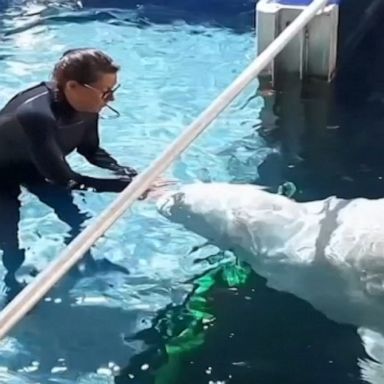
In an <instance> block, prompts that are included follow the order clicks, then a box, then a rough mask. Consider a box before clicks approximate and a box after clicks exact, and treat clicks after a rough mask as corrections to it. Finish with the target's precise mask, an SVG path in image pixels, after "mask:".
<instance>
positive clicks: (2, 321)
mask: <svg viewBox="0 0 384 384" xmlns="http://www.w3.org/2000/svg"><path fill="white" fill-rule="evenodd" d="M328 1H329V0H314V1H313V2H312V3H311V4H310V5H308V6H307V7H306V8H305V9H304V10H303V11H302V12H301V13H300V14H299V16H297V17H296V19H295V20H294V21H293V22H292V23H291V24H290V25H289V26H288V27H287V28H286V29H285V30H284V31H283V32H282V33H281V34H280V35H279V36H278V37H277V38H276V39H275V40H274V41H273V42H272V43H271V44H270V45H269V46H268V47H267V48H266V49H265V50H264V51H263V52H261V54H260V55H259V56H258V57H257V58H256V59H255V60H254V61H253V62H252V63H251V64H250V65H249V66H248V67H247V68H246V69H245V70H244V71H243V72H242V73H241V74H240V75H239V76H238V77H237V78H236V79H235V80H234V81H233V82H232V84H231V85H230V86H229V87H227V88H226V89H225V90H224V92H222V93H221V94H220V95H219V96H218V97H217V98H216V99H215V100H214V101H213V102H212V103H211V105H209V106H208V108H206V109H205V110H204V111H203V112H202V113H201V114H200V115H199V116H198V117H197V118H196V120H194V121H193V122H192V123H191V124H190V125H189V126H188V127H187V129H186V130H185V131H184V132H183V133H182V134H181V135H180V136H179V137H178V138H177V139H176V140H175V141H174V142H173V143H171V145H170V146H169V147H168V148H167V149H166V150H165V151H164V153H163V154H162V155H160V156H159V157H158V158H157V159H156V160H155V161H154V162H153V164H152V165H151V166H150V167H148V168H147V169H146V170H145V171H144V172H143V173H141V174H140V175H138V176H137V177H136V178H135V179H134V181H133V182H132V183H131V184H130V185H129V186H128V187H127V188H126V189H125V190H124V191H122V192H121V193H120V194H119V195H118V196H117V198H116V199H115V200H114V201H113V202H112V203H111V204H110V205H109V206H107V208H106V209H105V210H104V211H103V212H102V213H101V214H100V215H99V216H98V217H97V218H96V219H95V220H94V221H93V223H92V224H91V225H90V226H89V227H87V228H86V229H85V230H84V231H83V232H81V233H80V234H79V235H78V236H77V237H76V238H75V239H74V240H73V241H72V242H71V243H70V244H69V245H68V246H67V247H66V248H65V249H64V250H63V252H61V253H60V255H59V256H58V257H57V258H56V259H55V260H53V261H52V262H50V263H49V264H48V266H47V267H46V268H45V269H44V270H43V271H42V272H40V273H39V274H38V275H37V276H36V277H35V279H34V280H33V281H32V282H31V283H29V285H28V286H27V287H25V288H24V289H23V290H22V291H21V292H20V293H19V294H18V295H17V296H16V297H15V298H14V299H13V300H12V301H11V302H10V303H9V304H8V305H7V306H6V307H5V308H4V309H3V310H2V311H1V312H0V339H2V338H3V337H4V336H5V335H6V334H7V333H8V332H9V331H10V330H11V329H12V328H13V327H14V326H15V325H16V324H17V323H18V322H19V321H20V320H21V319H22V318H23V317H24V315H25V314H26V313H27V312H28V311H30V310H31V309H32V308H33V307H34V306H35V305H36V303H37V302H39V301H40V300H41V299H42V298H43V297H44V295H45V294H46V293H47V292H48V291H49V290H50V289H51V288H52V287H53V286H54V285H55V284H56V283H57V282H58V281H59V280H60V279H61V278H62V277H63V276H64V275H65V274H66V273H67V272H68V270H69V269H70V268H71V267H73V266H74V265H75V264H76V263H77V262H78V261H79V260H80V259H81V258H82V257H83V255H84V254H85V253H86V252H87V251H88V250H89V249H90V248H91V246H92V245H93V244H94V243H95V242H96V241H97V240H98V239H99V238H100V237H101V236H102V235H103V234H104V233H105V232H106V231H107V230H108V229H109V228H110V227H111V226H112V224H113V223H114V222H115V221H116V220H117V219H118V218H120V216H121V215H122V214H123V213H124V212H125V211H126V210H127V209H128V208H129V207H130V206H131V205H132V204H133V203H134V202H135V201H136V200H137V199H138V198H139V197H140V196H141V195H142V194H143V193H144V192H145V191H146V190H147V189H148V188H149V187H150V186H151V184H152V183H153V182H154V181H155V180H156V178H157V177H158V176H159V175H160V174H161V173H163V172H164V171H165V170H166V169H167V168H168V167H169V166H170V165H171V164H172V163H173V162H174V161H175V159H176V158H177V157H178V156H179V155H180V154H181V153H182V152H184V151H185V150H186V149H187V148H188V147H189V145H190V144H191V143H192V142H193V141H194V140H195V139H196V138H197V137H198V136H199V135H200V134H201V133H202V132H203V131H204V130H205V129H206V128H207V127H208V126H209V125H210V124H211V123H212V121H214V120H215V119H216V118H217V116H218V115H219V114H220V113H221V112H222V111H223V110H224V109H225V108H226V107H228V105H229V104H230V103H231V102H232V101H233V100H234V99H235V98H236V97H237V96H238V95H239V94H240V92H242V91H243V90H244V88H245V87H246V86H247V85H248V84H250V83H251V81H252V80H254V79H255V78H256V76H257V75H258V74H259V73H260V72H261V71H262V70H263V69H264V68H265V67H266V65H267V64H268V63H269V62H270V61H271V60H273V59H274V58H275V57H276V56H277V55H278V54H279V53H280V52H281V51H282V50H283V48H284V47H285V46H286V45H287V44H288V43H289V42H290V41H291V40H292V38H294V37H295V36H296V34H297V33H298V32H299V31H300V30H301V29H302V28H303V27H304V26H305V25H306V24H307V23H309V21H310V20H311V19H312V18H313V17H314V16H315V15H316V13H317V12H318V11H320V10H321V9H322V8H323V7H324V6H326V4H327V2H328Z"/></svg>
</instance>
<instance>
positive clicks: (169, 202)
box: [156, 191, 185, 218]
mask: <svg viewBox="0 0 384 384" xmlns="http://www.w3.org/2000/svg"><path fill="white" fill-rule="evenodd" d="M184 197H185V194H184V193H183V192H177V191H173V192H168V193H166V194H164V195H162V196H161V197H160V198H159V199H158V200H157V203H156V208H157V210H158V211H159V212H160V214H161V215H163V216H164V217H166V218H171V217H172V216H173V212H172V210H173V209H175V208H180V206H181V204H182V203H183V201H184Z"/></svg>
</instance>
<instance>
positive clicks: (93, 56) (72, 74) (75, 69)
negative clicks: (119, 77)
mask: <svg viewBox="0 0 384 384" xmlns="http://www.w3.org/2000/svg"><path fill="white" fill-rule="evenodd" d="M119 69H120V67H119V66H118V65H117V64H116V63H114V62H113V60H112V58H111V57H109V56H108V55H106V54H105V53H103V52H101V51H99V50H96V49H92V48H76V49H69V50H68V51H65V52H64V53H63V55H62V56H61V58H60V60H59V61H58V62H57V63H56V65H55V67H54V69H53V79H54V80H55V82H56V84H57V86H58V87H59V88H62V87H63V86H64V85H65V83H66V82H67V81H69V80H75V81H77V82H79V83H82V84H92V83H94V82H96V81H97V80H98V79H99V77H100V75H103V74H105V73H116V72H117V71H118V70H119Z"/></svg>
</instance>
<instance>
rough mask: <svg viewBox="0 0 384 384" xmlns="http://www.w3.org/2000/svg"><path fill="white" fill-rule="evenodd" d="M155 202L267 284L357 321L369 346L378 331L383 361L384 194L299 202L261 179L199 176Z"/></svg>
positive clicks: (165, 213) (341, 317) (328, 312)
mask: <svg viewBox="0 0 384 384" xmlns="http://www.w3.org/2000/svg"><path fill="white" fill-rule="evenodd" d="M157 209H158V211H159V212H160V214H161V215H163V216H164V217H166V218H167V219H168V220H170V221H171V222H174V223H178V224H181V225H182V226H184V227H185V228H186V229H187V230H189V231H192V232H194V233H196V234H198V235H200V236H202V237H203V238H205V239H207V240H208V241H209V242H210V243H212V244H214V245H216V246H217V247H219V248H220V249H222V250H232V251H233V252H234V253H235V254H236V256H237V257H239V258H240V259H242V260H243V261H245V262H246V263H248V264H249V265H250V266H251V267H252V269H253V270H254V271H255V272H256V273H257V274H259V275H260V276H263V277H264V278H265V279H266V281H267V284H268V286H269V287H271V288H274V289H276V290H280V291H284V292H289V293H291V294H294V295H296V296H297V297H299V298H301V299H303V300H305V301H307V302H308V303H310V304H311V305H312V306H313V307H314V308H315V309H317V310H319V311H321V312H322V313H323V314H324V315H325V316H327V317H328V318H329V319H331V320H334V321H336V322H339V323H346V324H352V325H354V326H356V327H357V328H358V331H359V333H360V336H361V337H363V338H364V337H366V339H367V340H368V342H369V345H370V346H372V345H373V343H372V340H373V339H375V340H379V339H380V342H381V343H383V346H382V347H381V348H380V353H379V354H380V356H379V357H380V360H382V361H384V342H383V340H384V339H383V336H382V335H384V199H378V200H370V199H366V198H357V199H353V200H344V199H340V198H337V197H334V196H332V197H329V198H327V199H324V200H318V201H312V202H296V201H294V200H292V199H289V198H287V197H285V196H282V195H278V194H274V193H270V192H268V191H266V190H265V189H263V188H262V187H259V186H257V185H247V184H230V183H196V184H188V185H183V186H181V187H180V188H178V189H177V190H174V191H170V192H168V193H167V194H165V195H163V196H162V198H161V199H159V200H158V202H157ZM374 349H375V348H374V347H372V348H371V351H370V352H371V355H372V354H375V353H376V355H377V353H378V349H377V348H376V350H375V351H374ZM376 355H375V358H377V356H376ZM381 355H382V356H381Z"/></svg>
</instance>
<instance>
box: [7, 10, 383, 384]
mask: <svg viewBox="0 0 384 384" xmlns="http://www.w3.org/2000/svg"><path fill="white" fill-rule="evenodd" d="M11 11H12V10H8V14H6V15H4V16H3V29H4V31H6V32H7V33H6V34H5V35H4V36H3V37H2V44H1V46H0V57H1V58H2V71H1V73H0V84H1V87H0V102H1V103H5V102H6V100H7V99H8V98H9V97H10V96H11V95H13V94H14V93H15V92H17V91H19V90H21V89H23V88H25V87H26V86H28V85H30V84H34V83H35V82H38V81H41V80H43V79H46V78H47V77H49V75H50V71H51V70H52V67H53V64H54V62H55V61H56V60H57V59H58V58H59V56H60V55H61V53H62V52H63V51H64V50H66V49H68V48H71V47H73V46H97V47H99V48H101V49H104V50H106V51H107V52H109V53H110V54H111V55H112V56H113V57H114V58H115V59H116V60H117V61H118V62H120V63H121V64H122V70H121V78H120V81H121V84H122V87H121V88H120V90H119V91H118V95H117V100H116V102H115V103H114V107H115V108H117V109H118V110H119V111H120V112H121V117H120V118H119V119H109V118H106V119H105V120H102V123H101V124H102V125H101V136H102V143H103V146H104V147H105V148H106V149H107V150H109V151H110V152H111V153H112V154H113V155H114V156H115V157H116V158H117V159H118V160H119V161H120V162H121V163H125V164H129V165H132V166H134V167H137V168H139V169H144V168H145V167H147V166H148V165H149V164H150V163H151V161H152V160H153V159H154V158H155V157H157V156H158V155H159V153H160V152H161V151H162V150H164V149H165V148H166V147H167V145H168V144H169V143H170V142H171V141H172V140H173V139H174V138H175V137H177V135H178V134H180V132H182V130H183V129H184V128H185V126H186V125H187V124H188V123H190V122H191V121H192V120H193V119H194V118H195V117H196V116H197V115H198V114H199V113H200V112H201V111H202V110H203V109H204V108H205V107H206V106H207V105H208V103H210V102H211V101H212V100H213V99H214V98H215V97H216V96H217V95H218V94H219V93H220V92H221V91H222V90H223V89H224V88H225V87H226V86H227V85H229V84H230V83H231V81H232V80H233V79H234V78H235V77H236V76H237V75H238V74H239V73H240V72H241V71H242V70H243V69H244V67H245V66H246V65H247V64H248V63H249V62H250V61H251V60H252V59H253V58H254V56H255V45H254V32H253V31H252V30H250V31H247V32H246V31H243V32H242V33H239V31H234V30H232V29H230V28H219V27H218V26H209V25H202V24H196V23H195V24H193V25H192V24H187V23H185V22H183V21H181V20H175V21H174V22H173V23H156V24H155V23H152V22H150V21H149V20H146V19H143V18H139V17H138V13H137V11H132V10H126V11H110V10H109V11H108V12H104V11H103V12H102V11H100V10H99V11H98V12H89V11H87V10H83V11H75V12H71V11H68V10H63V11H55V10H54V9H48V10H44V12H43V13H42V14H40V13H39V12H36V11H34V9H31V10H29V13H36V14H35V15H34V16H29V17H28V18H26V17H14V15H13V14H12V12H11ZM24 11H25V10H24ZM61 12H62V13H61ZM64 12H65V13H64ZM42 15H43V16H44V17H43V16H42ZM257 88H258V83H257V82H256V81H255V82H254V83H253V84H252V85H251V86H250V87H249V88H248V89H247V90H246V91H245V92H244V93H243V94H242V95H241V97H239V98H238V99H237V100H236V102H235V103H234V104H233V105H232V106H231V107H230V108H229V109H228V110H227V111H226V112H225V113H224V114H223V115H222V116H221V117H220V118H219V119H218V120H217V121H216V122H215V123H214V124H213V125H212V127H210V129H209V130H208V131H207V132H206V133H205V134H204V135H203V136H201V137H200V138H199V139H198V140H197V141H196V142H195V143H194V144H193V145H192V146H191V147H190V149H189V150H188V151H187V152H186V153H185V154H183V155H182V156H181V158H180V159H179V160H178V161H176V162H175V164H174V166H172V167H171V169H170V170H169V172H167V175H168V176H169V177H172V178H177V179H178V180H180V181H181V182H183V183H186V182H194V181H198V180H202V181H210V180H215V181H236V182H256V181H257V182H259V183H263V184H266V185H268V186H270V187H271V189H272V190H276V188H277V187H278V186H279V185H280V184H281V183H283V182H285V181H291V182H293V183H295V185H296V186H297V187H298V189H297V190H298V192H297V194H296V195H295V197H296V198H297V199H301V200H306V199H312V198H322V197H325V196H327V195H329V194H333V193H337V194H340V195H348V194H349V195H348V196H353V195H358V194H359V193H360V194H365V195H370V196H373V195H378V194H380V191H381V190H380V185H377V183H379V184H380V183H381V181H380V179H379V178H378V177H379V176H380V172H381V170H380V169H379V168H378V167H376V168H375V167H374V166H373V163H374V161H373V160H377V158H374V155H375V153H376V154H377V156H378V153H379V152H375V151H370V152H369V153H368V152H367V151H366V149H367V148H368V141H367V142H362V140H361V134H360V133H359V132H360V131H359V129H360V128H361V125H358V124H357V122H358V121H360V123H361V124H365V123H367V121H368V120H367V117H366V116H367V115H364V114H363V113H362V114H361V115H360V116H358V117H357V118H356V116H354V115H353V114H352V113H351V112H350V111H347V112H340V111H337V113H336V116H337V118H336V122H335V123H334V125H336V126H337V127H338V128H339V129H326V130H325V131H322V130H317V131H313V130H310V128H312V126H313V123H314V121H316V119H314V117H315V118H316V117H317V116H318V115H316V113H314V112H313V111H316V109H317V107H318V106H319V105H318V104H316V102H312V104H313V105H312V104H311V100H309V101H307V102H306V103H303V101H299V103H298V105H294V106H293V107H292V108H291V109H290V110H289V109H288V112H289V111H290V113H288V112H287V111H286V110H285V112H286V113H285V114H284V108H283V109H278V108H277V109H276V110H273V113H272V115H273V116H272V117H273V118H272V120H271V121H272V122H271V121H270V125H273V129H270V128H271V127H270V126H267V125H268V124H267V120H268V119H267V118H266V110H268V108H269V107H268V106H267V104H266V103H267V100H266V98H263V97H262V96H261V95H260V94H258V93H257ZM308 105H309V106H308ZM311 105H312V107H311ZM320 105H322V104H321V103H320ZM302 108H304V116H305V117H304V123H303V119H302V115H301V114H302V113H303V110H302ZM305 108H307V109H305ZM271 111H272V109H270V110H269V112H270V114H271ZM311 111H312V114H311ZM267 112H268V111H267ZM305 113H306V114H305ZM365 113H366V114H367V113H368V112H365ZM369 116H371V115H369ZM106 117H108V116H106ZM270 117H271V116H270ZM359 119H360V120H359ZM351 122H353V123H354V124H351ZM299 124H301V125H300V128H301V129H302V132H303V131H304V132H310V133H308V134H302V135H296V136H297V137H293V138H292V136H295V135H292V132H293V129H294V128H296V126H297V125H299ZM320 125H321V124H320ZM345 127H348V128H350V129H349V130H346V129H344V128H345ZM317 128H319V127H317ZM320 128H321V127H320ZM331 128H332V127H331ZM333 128H334V126H333ZM307 129H309V130H307ZM372 129H373V128H372ZM324 132H325V133H324ZM340 132H341V134H340ZM375 132H376V133H377V132H378V130H376V131H375ZM364 137H365V136H364ZM344 139H345V140H349V142H350V143H354V144H353V145H352V144H351V146H350V147H349V148H348V150H345V149H344V148H345V146H343V142H342V141H341V140H344ZM364 145H365V146H364ZM308 148H310V149H311V151H309V150H308ZM351 148H355V152H354V153H356V154H357V155H360V160H359V162H358V165H359V167H354V166H353V165H351V158H352V155H351V152H352V151H351ZM375 148H377V145H376V147H375ZM69 160H70V163H71V164H72V165H73V166H74V167H75V168H76V169H77V170H78V171H80V172H83V173H92V174H95V175H107V174H108V173H107V172H106V171H103V170H100V169H97V168H94V167H92V166H91V165H89V164H87V163H85V162H84V161H83V160H82V159H81V158H80V156H78V155H76V154H75V155H72V156H71V157H70V159H69ZM330 163H331V164H332V165H335V164H336V165H338V166H337V167H336V166H335V167H333V166H331V167H330V166H329V164H330ZM326 164H327V165H326ZM342 164H344V165H348V166H345V167H341V165H342ZM359 172H360V173H359ZM345 183H346V185H345ZM114 197H115V195H114V194H109V193H104V194H94V193H91V192H85V193H78V192H75V193H73V204H72V206H73V207H74V208H70V209H71V210H73V215H68V216H70V218H71V220H69V222H63V221H61V220H60V219H59V218H58V215H57V210H58V209H59V208H60V204H61V202H60V201H57V206H54V207H51V206H46V205H44V204H43V203H42V202H41V199H39V196H36V195H33V194H31V193H30V192H29V191H23V193H22V194H21V196H20V199H21V201H22V209H21V221H20V224H19V233H18V239H19V243H20V246H21V247H22V248H23V249H24V250H25V255H26V260H25V263H24V265H23V267H22V269H21V271H20V278H22V279H25V280H27V281H28V280H30V279H31V278H32V277H31V275H30V271H31V269H32V267H33V268H36V269H38V270H41V269H43V268H44V267H45V266H46V265H47V263H48V262H49V261H50V260H52V259H53V258H54V257H55V256H57V254H58V253H59V252H60V250H62V249H63V248H64V247H65V244H66V242H68V240H69V239H70V238H71V237H73V236H74V235H75V234H76V231H77V230H79V229H81V228H84V226H86V225H87V224H88V223H89V222H90V221H91V220H92V218H94V217H96V216H97V215H98V214H99V213H100V212H101V211H102V210H103V209H104V208H106V206H107V205H108V203H110V202H111V201H112V200H113V199H114ZM65 203H66V204H68V201H66V202H65ZM202 242H203V240H202V239H201V238H199V237H198V236H196V235H193V234H191V233H189V232H186V231H184V230H182V229H181V228H180V227H178V226H176V225H173V224H171V223H169V222H167V221H166V220H164V219H163V218H161V217H160V216H159V214H157V212H156V211H155V207H154V205H153V204H152V203H150V202H139V203H137V204H135V205H134V207H133V208H132V210H131V212H130V213H127V214H126V215H124V217H123V218H122V219H121V220H120V221H119V222H118V223H117V224H116V225H114V226H113V228H112V229H111V230H110V231H108V233H107V234H106V235H105V237H103V238H102V239H101V240H100V241H99V242H98V243H97V244H96V245H95V246H94V247H93V248H92V251H91V256H87V259H90V257H92V258H93V259H95V260H96V261H97V262H96V263H94V264H93V267H86V268H83V269H81V271H80V272H76V271H72V272H71V273H70V274H69V275H68V276H67V277H66V278H65V279H63V281H62V282H61V283H60V284H58V285H57V286H56V287H55V288H54V289H53V290H52V291H51V292H50V293H49V295H48V296H47V297H46V298H45V299H44V300H43V301H42V302H41V303H39V305H38V306H37V307H36V308H35V309H34V310H33V311H32V312H31V313H30V314H29V315H28V316H27V317H26V318H25V319H24V320H23V321H22V322H21V323H20V324H19V325H18V326H17V327H16V328H15V329H14V330H13V331H12V332H11V333H10V335H9V337H7V338H6V339H4V340H3V341H1V343H0V382H1V383H10V384H18V383H81V384H107V383H108V384H109V383H120V384H123V383H156V384H163V383H164V384H165V383H167V384H170V383H175V384H176V383H177V384H181V383H183V384H184V383H188V384H189V383H235V384H242V383H247V384H248V383H249V384H251V383H276V382H282V381H283V380H284V382H286V383H295V384H296V383H311V384H312V383H323V382H327V381H330V380H332V379H333V380H334V381H337V383H343V384H344V383H348V384H350V383H361V382H363V381H362V379H361V371H360V368H359V365H358V363H359V361H360V362H361V361H363V359H364V361H367V356H366V354H365V352H364V349H363V346H362V345H361V340H360V339H359V338H358V336H357V334H356V332H355V330H354V329H352V328H351V327H345V326H342V325H340V324H335V323H333V322H331V321H329V320H327V319H326V318H325V317H324V316H323V315H322V314H320V313H318V312H316V311H314V310H313V309H312V308H311V307H310V306H309V305H307V304H306V303H303V302H302V301H300V300H298V299H296V298H294V297H292V296H290V295H285V294H282V293H278V292H275V291H272V290H270V289H268V288H267V287H266V286H265V283H264V281H263V280H262V279H260V278H259V277H258V276H256V275H255V274H253V273H251V272H250V271H248V270H247V269H246V267H245V266H239V265H237V264H236V261H235V260H234V257H233V255H230V254H221V255H220V254H219V255H216V254H217V252H218V250H217V249H215V248H213V247H203V248H201V249H200V250H198V251H196V252H193V253H192V254H190V251H191V250H192V248H193V247H194V246H197V245H200V244H201V243H202ZM15 252H16V250H15ZM215 255H216V256H215ZM208 256H211V257H210V258H209V259H208V260H207V261H206V262H198V263H195V262H194V261H195V260H197V259H200V258H204V257H208ZM0 271H1V272H0V273H1V274H2V275H4V269H3V268H2V267H1V270H0ZM5 301H6V295H5V293H4V294H3V302H4V303H5ZM282 313H283V314H284V315H282ZM114 376H115V377H114ZM372 382H373V381H372Z"/></svg>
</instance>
